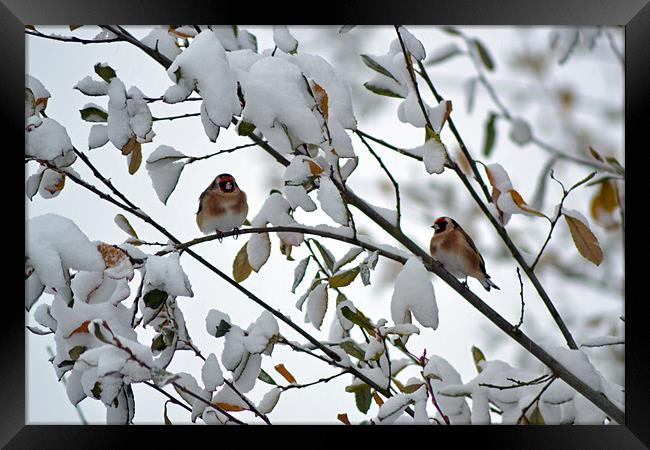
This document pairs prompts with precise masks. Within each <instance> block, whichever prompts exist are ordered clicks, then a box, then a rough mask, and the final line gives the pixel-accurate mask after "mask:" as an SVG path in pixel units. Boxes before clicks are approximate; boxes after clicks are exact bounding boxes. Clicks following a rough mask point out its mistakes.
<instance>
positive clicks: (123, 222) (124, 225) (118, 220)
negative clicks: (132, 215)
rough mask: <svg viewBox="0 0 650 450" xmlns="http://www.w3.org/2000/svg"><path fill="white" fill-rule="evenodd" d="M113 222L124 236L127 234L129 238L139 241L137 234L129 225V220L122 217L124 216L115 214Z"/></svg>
mask: <svg viewBox="0 0 650 450" xmlns="http://www.w3.org/2000/svg"><path fill="white" fill-rule="evenodd" d="M113 221H114V222H115V224H116V225H117V226H118V227H120V230H122V231H124V232H125V233H126V234H128V235H129V236H131V237H133V238H135V239H139V238H138V234H137V233H136V232H135V230H134V229H133V227H132V226H131V224H130V223H129V220H128V219H127V218H126V217H124V215H122V214H117V215H116V216H115V218H114V219H113Z"/></svg>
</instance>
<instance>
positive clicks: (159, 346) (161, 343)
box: [151, 334, 167, 352]
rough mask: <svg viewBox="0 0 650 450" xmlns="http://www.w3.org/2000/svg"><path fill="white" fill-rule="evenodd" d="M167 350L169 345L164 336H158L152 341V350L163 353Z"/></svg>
mask: <svg viewBox="0 0 650 450" xmlns="http://www.w3.org/2000/svg"><path fill="white" fill-rule="evenodd" d="M166 348H167V343H166V342H165V337H164V336H163V335H162V334H159V335H157V336H156V337H155V338H153V340H152V341H151V350H152V351H158V352H162V351H163V350H165V349H166Z"/></svg>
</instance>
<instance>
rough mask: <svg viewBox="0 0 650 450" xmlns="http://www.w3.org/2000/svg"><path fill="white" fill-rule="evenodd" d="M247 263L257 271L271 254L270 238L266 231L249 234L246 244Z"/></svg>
mask: <svg viewBox="0 0 650 450" xmlns="http://www.w3.org/2000/svg"><path fill="white" fill-rule="evenodd" d="M246 252H247V254H248V263H249V264H250V266H251V267H252V268H253V270H254V271H255V272H259V270H260V269H261V268H262V266H263V265H264V264H265V263H266V261H267V260H268V259H269V256H271V239H270V237H269V235H268V233H253V234H251V237H250V239H249V240H248V244H246Z"/></svg>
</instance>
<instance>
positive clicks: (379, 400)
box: [372, 391, 384, 406]
mask: <svg viewBox="0 0 650 450" xmlns="http://www.w3.org/2000/svg"><path fill="white" fill-rule="evenodd" d="M372 398H373V399H375V403H377V405H379V406H381V405H383V404H384V400H383V399H382V398H381V397H380V396H379V394H378V393H377V391H375V392H373V393H372Z"/></svg>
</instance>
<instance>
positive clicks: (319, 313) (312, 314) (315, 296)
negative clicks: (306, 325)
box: [307, 283, 328, 330]
mask: <svg viewBox="0 0 650 450" xmlns="http://www.w3.org/2000/svg"><path fill="white" fill-rule="evenodd" d="M327 300H328V298H327V284H325V283H321V284H319V285H318V286H316V287H315V288H314V289H313V290H312V291H311V292H310V293H309V296H308V298H307V319H308V320H309V322H311V324H312V325H314V327H315V328H316V329H317V330H320V327H321V325H322V324H323V318H324V317H325V313H326V312H327Z"/></svg>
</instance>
